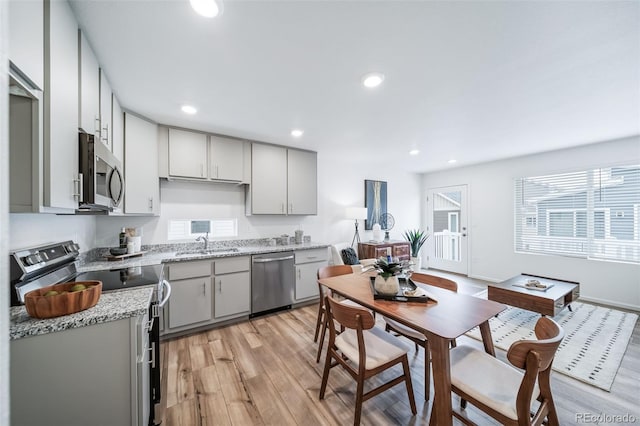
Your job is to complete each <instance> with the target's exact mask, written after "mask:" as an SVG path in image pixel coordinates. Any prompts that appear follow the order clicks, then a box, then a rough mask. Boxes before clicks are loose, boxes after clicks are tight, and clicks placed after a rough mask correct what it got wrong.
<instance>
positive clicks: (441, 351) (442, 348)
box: [427, 333, 453, 426]
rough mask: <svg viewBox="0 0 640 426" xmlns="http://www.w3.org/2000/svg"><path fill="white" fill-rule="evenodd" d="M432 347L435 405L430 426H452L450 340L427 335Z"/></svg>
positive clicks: (432, 408) (432, 409)
mask: <svg viewBox="0 0 640 426" xmlns="http://www.w3.org/2000/svg"><path fill="white" fill-rule="evenodd" d="M427 338H428V339H429V345H430V346H431V365H432V369H433V389H434V392H435V396H434V397H433V405H432V407H431V418H430V419H429V425H431V426H434V425H437V426H452V425H453V420H452V417H451V416H452V411H451V410H452V407H451V359H450V358H449V344H450V342H451V341H450V340H449V339H444V338H442V337H440V336H436V335H435V334H431V333H427Z"/></svg>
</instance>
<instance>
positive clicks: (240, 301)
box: [214, 271, 251, 318]
mask: <svg viewBox="0 0 640 426" xmlns="http://www.w3.org/2000/svg"><path fill="white" fill-rule="evenodd" d="M214 283H215V284H214V291H215V295H214V300H215V310H214V313H215V318H222V317H226V316H229V315H235V314H242V313H249V309H250V308H251V273H250V272H249V271H245V272H237V273H234V274H227V275H216V277H215V279H214Z"/></svg>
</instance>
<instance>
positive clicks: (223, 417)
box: [157, 277, 640, 426]
mask: <svg viewBox="0 0 640 426" xmlns="http://www.w3.org/2000/svg"><path fill="white" fill-rule="evenodd" d="M457 278H458V279H457V281H458V282H459V284H461V291H463V292H473V291H474V290H477V288H473V286H477V285H478V284H477V283H476V282H471V281H469V282H468V284H469V285H470V287H465V285H464V284H463V283H461V281H464V280H461V279H460V277H457ZM479 288H480V289H481V288H482V286H481V285H480V286H479ZM316 314H317V306H316V305H311V306H306V307H303V308H298V309H294V310H290V311H284V312H281V313H278V314H274V315H270V316H265V317H260V318H256V319H254V320H251V321H246V322H243V323H239V324H235V325H231V326H227V327H224V328H218V329H214V330H210V331H206V332H201V333H198V334H194V335H191V336H187V337H182V338H177V339H174V340H169V341H165V342H163V344H162V386H163V391H164V395H163V403H162V404H161V406H160V407H159V408H160V410H159V413H158V416H157V419H160V418H162V420H163V423H162V424H163V425H166V426H190V425H226V424H232V425H252V424H256V425H261V424H275V425H289V424H290V425H316V424H318V425H325V424H326V425H346V424H351V423H352V422H353V403H354V400H355V397H354V392H355V384H354V382H353V380H352V379H351V377H350V376H349V375H348V374H347V373H346V372H344V371H342V369H340V368H339V367H336V368H334V369H332V370H331V373H330V376H329V387H328V389H327V393H326V396H325V399H324V400H323V401H320V400H318V391H319V387H320V380H321V377H322V376H321V375H322V368H323V362H324V356H323V359H322V360H321V362H320V363H319V364H316V362H315V354H316V347H317V346H316V344H315V343H313V332H314V329H315V321H316ZM458 342H459V343H461V342H462V343H465V344H471V345H476V346H478V347H481V344H480V343H479V342H477V341H475V340H472V339H468V338H466V337H462V338H460V339H459V340H458ZM406 346H407V349H408V350H409V361H410V364H411V376H412V381H413V388H414V392H415V398H416V403H417V405H418V414H417V415H416V416H415V417H412V416H411V415H410V413H411V411H410V409H409V405H408V402H407V396H406V391H405V388H404V386H402V385H398V386H395V387H394V388H392V389H390V390H388V391H386V392H384V393H382V394H380V395H378V396H376V397H374V398H372V399H370V400H369V401H366V402H365V403H364V405H363V413H362V423H363V424H371V425H381V424H401V425H405V424H411V425H414V424H427V423H428V419H429V410H430V404H429V402H425V401H424V394H423V392H424V382H423V379H424V355H423V353H422V348H420V352H419V353H418V354H416V353H415V351H414V349H413V346H412V345H410V344H409V343H407V345H406ZM497 352H498V354H497V355H498V357H500V358H502V359H503V360H504V359H505V355H504V351H501V350H499V349H498V350H497ZM399 371H400V370H397V371H395V370H393V369H392V370H389V371H386V372H384V373H383V374H381V375H380V377H376V378H373V379H371V381H370V382H371V384H372V385H378V384H381V383H382V382H384V381H386V380H389V379H390V378H392V377H393V376H394V375H395V374H396V373H398V372H399ZM552 378H553V381H552V388H553V392H554V396H555V399H556V406H557V409H558V413H559V417H560V424H561V425H571V424H579V423H580V422H578V421H577V420H576V413H592V414H600V413H604V414H609V415H616V414H631V415H634V416H635V417H636V422H638V423H640V408H639V399H638V395H640V324H636V327H635V329H634V333H633V336H632V338H631V341H630V343H629V347H628V348H627V352H626V354H625V357H624V359H623V362H622V365H621V366H620V369H619V371H618V375H617V376H616V379H615V382H614V384H613V388H612V390H611V392H610V393H609V392H605V391H602V390H600V389H597V388H594V387H591V386H589V385H586V384H583V383H581V382H579V381H576V380H574V379H571V378H569V377H566V376H564V375H561V374H557V373H556V374H554V375H553V376H552ZM432 389H433V387H432ZM365 391H366V388H365ZM454 405H457V400H456V399H454ZM466 411H467V413H468V416H469V417H470V418H471V419H473V420H474V421H476V422H477V423H478V424H481V425H484V424H487V425H493V424H496V423H495V422H493V421H492V420H490V419H487V418H486V417H484V415H482V413H480V412H479V411H477V410H475V409H474V408H472V407H470V406H469V408H467V410H466ZM454 424H460V423H457V421H456V422H454Z"/></svg>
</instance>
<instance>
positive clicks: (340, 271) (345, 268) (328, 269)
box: [313, 265, 361, 362]
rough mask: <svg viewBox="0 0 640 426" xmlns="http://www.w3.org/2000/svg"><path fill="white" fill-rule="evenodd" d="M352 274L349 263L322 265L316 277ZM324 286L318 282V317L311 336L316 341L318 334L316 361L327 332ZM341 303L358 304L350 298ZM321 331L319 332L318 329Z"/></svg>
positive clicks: (318, 358)
mask: <svg viewBox="0 0 640 426" xmlns="http://www.w3.org/2000/svg"><path fill="white" fill-rule="evenodd" d="M347 274H353V268H352V267H351V265H332V266H324V267H322V268H320V269H318V279H319V280H320V279H322V278H330V277H337V276H338V275H347ZM325 293H326V291H325V288H324V286H323V285H322V284H320V282H318V294H320V302H319V303H318V318H317V319H316V332H315V334H314V336H313V341H314V342H317V341H318V335H320V343H319V344H318V354H317V355H316V362H320V356H321V355H322V345H323V344H324V337H325V335H326V333H327V325H328V324H329V321H328V319H327V315H326V311H325V308H324V296H325V295H326V294H325ZM341 303H346V304H349V305H352V306H359V307H361V306H360V305H358V304H357V303H355V302H352V301H350V300H348V299H347V300H343V301H342V302H341ZM321 328H322V332H321V333H320V329H321Z"/></svg>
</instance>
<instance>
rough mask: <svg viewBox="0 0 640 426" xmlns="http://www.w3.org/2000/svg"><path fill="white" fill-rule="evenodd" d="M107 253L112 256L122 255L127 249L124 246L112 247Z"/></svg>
mask: <svg viewBox="0 0 640 426" xmlns="http://www.w3.org/2000/svg"><path fill="white" fill-rule="evenodd" d="M109 253H111V254H112V255H114V256H122V255H123V254H127V249H126V248H125V247H114V248H111V249H109Z"/></svg>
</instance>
